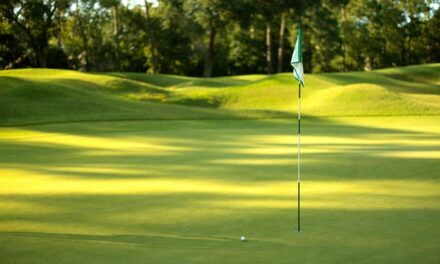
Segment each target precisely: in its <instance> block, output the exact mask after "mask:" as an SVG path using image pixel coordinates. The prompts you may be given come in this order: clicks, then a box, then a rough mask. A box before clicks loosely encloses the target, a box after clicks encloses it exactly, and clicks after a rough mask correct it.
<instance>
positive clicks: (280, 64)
mask: <svg viewBox="0 0 440 264" xmlns="http://www.w3.org/2000/svg"><path fill="white" fill-rule="evenodd" d="M285 26H286V14H285V13H283V14H282V15H281V26H280V41H279V44H278V45H279V46H278V67H277V72H282V71H283V55H284V28H285Z"/></svg>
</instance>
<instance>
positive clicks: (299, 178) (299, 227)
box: [297, 83, 301, 232]
mask: <svg viewBox="0 0 440 264" xmlns="http://www.w3.org/2000/svg"><path fill="white" fill-rule="evenodd" d="M297 231H298V232H301V83H299V84H298V230H297Z"/></svg>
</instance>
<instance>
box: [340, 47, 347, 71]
mask: <svg viewBox="0 0 440 264" xmlns="http://www.w3.org/2000/svg"><path fill="white" fill-rule="evenodd" d="M341 50H342V71H343V72H346V71H347V62H346V51H345V44H344V42H342V45H341Z"/></svg>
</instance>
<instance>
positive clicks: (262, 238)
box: [0, 117, 440, 263]
mask: <svg viewBox="0 0 440 264" xmlns="http://www.w3.org/2000/svg"><path fill="white" fill-rule="evenodd" d="M439 121H440V119H439V118H438V117H419V118H417V119H413V118H412V117H380V118H377V117H372V118H365V117H364V118H362V119H358V118H342V119H341V118H337V119H319V118H315V119H310V118H309V119H306V120H305V123H304V137H303V160H302V165H303V166H302V167H303V177H302V178H303V196H302V197H303V198H302V199H303V211H302V215H303V218H302V221H303V225H302V226H303V229H304V232H303V233H301V234H298V233H296V232H295V228H296V182H295V181H296V155H295V152H296V148H295V143H296V137H295V135H294V131H295V125H294V123H293V122H292V121H289V120H217V121H215V120H211V121H208V120H199V121H132V122H101V123H71V124H53V125H39V126H26V127H21V128H4V129H3V130H2V132H3V134H2V135H1V139H0V150H1V155H0V164H1V169H0V173H1V178H0V194H1V200H0V201H1V202H0V258H1V259H2V263H60V262H61V263H85V262H87V263H109V262H110V263H140V262H143V263H292V262H295V263H296V262H299V263H346V262H350V263H372V262H379V263H436V262H438V260H439V259H440V255H439V252H440V251H439V250H438V249H439V246H438V245H439V244H440V228H439V226H438V220H439V219H440V213H439V212H440V210H439V209H440V194H439V191H438V190H439V188H440V184H439V181H438V171H440V166H439V164H440V163H439V162H438V160H439V156H440V153H439V149H440V133H439V125H438V124H440V122H439ZM408 124H411V126H408ZM242 235H245V236H247V237H248V238H249V242H246V243H242V242H240V241H239V238H240V236H242Z"/></svg>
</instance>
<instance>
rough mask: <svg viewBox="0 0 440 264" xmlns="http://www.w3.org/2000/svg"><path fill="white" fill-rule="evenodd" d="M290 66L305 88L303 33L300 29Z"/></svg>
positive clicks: (299, 28)
mask: <svg viewBox="0 0 440 264" xmlns="http://www.w3.org/2000/svg"><path fill="white" fill-rule="evenodd" d="M290 64H291V65H292V67H293V76H294V77H295V78H296V79H297V80H298V82H299V83H300V84H301V85H302V86H304V69H303V64H302V31H301V27H298V37H297V39H296V44H295V50H294V51H293V55H292V60H291V61H290Z"/></svg>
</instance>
